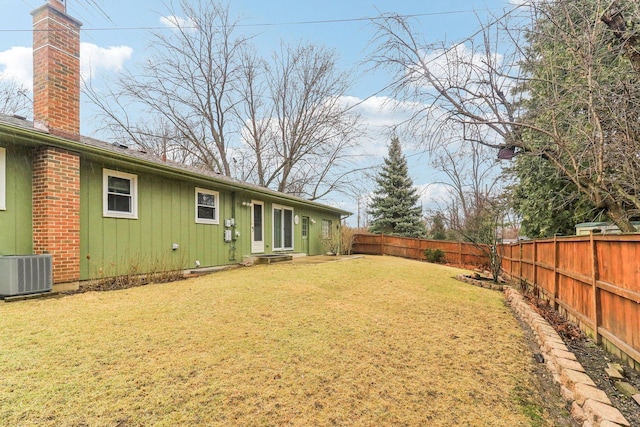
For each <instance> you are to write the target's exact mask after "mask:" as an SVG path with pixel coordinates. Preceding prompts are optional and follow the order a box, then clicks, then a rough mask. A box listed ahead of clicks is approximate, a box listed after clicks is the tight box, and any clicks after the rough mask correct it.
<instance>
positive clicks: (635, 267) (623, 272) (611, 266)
mask: <svg viewBox="0 0 640 427" xmlns="http://www.w3.org/2000/svg"><path fill="white" fill-rule="evenodd" d="M597 252H598V254H597V256H598V261H599V263H598V275H599V277H600V280H602V281H603V282H607V283H615V284H616V285H618V286H620V287H621V288H624V289H628V290H630V291H633V292H639V293H640V268H639V267H640V242H624V244H621V242H619V241H615V240H605V241H599V242H597ZM623 260H626V262H622V261H623Z"/></svg>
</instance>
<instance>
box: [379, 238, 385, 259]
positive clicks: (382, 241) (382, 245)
mask: <svg viewBox="0 0 640 427" xmlns="http://www.w3.org/2000/svg"><path fill="white" fill-rule="evenodd" d="M380 255H386V254H385V253H384V234H381V235H380Z"/></svg>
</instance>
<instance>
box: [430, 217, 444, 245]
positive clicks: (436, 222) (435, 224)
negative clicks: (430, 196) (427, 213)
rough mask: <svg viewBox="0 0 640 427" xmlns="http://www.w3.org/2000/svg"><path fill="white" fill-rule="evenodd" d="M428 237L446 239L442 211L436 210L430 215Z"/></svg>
mask: <svg viewBox="0 0 640 427" xmlns="http://www.w3.org/2000/svg"><path fill="white" fill-rule="evenodd" d="M429 238H430V239H433V240H447V226H446V225H445V217H444V214H443V213H442V212H436V213H435V214H433V216H432V217H431V228H430V229H429Z"/></svg>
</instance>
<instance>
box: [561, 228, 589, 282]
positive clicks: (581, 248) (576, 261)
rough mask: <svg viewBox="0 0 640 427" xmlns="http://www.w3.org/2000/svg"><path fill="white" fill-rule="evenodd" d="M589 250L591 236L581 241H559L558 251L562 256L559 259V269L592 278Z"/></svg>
mask: <svg viewBox="0 0 640 427" xmlns="http://www.w3.org/2000/svg"><path fill="white" fill-rule="evenodd" d="M589 248H590V246H589V236H586V238H581V239H580V240H568V239H563V240H558V251H559V252H560V253H561V254H562V256H561V257H559V258H558V268H559V269H560V270H564V271H569V272H572V273H577V274H583V275H585V276H587V277H591V253H590V251H589Z"/></svg>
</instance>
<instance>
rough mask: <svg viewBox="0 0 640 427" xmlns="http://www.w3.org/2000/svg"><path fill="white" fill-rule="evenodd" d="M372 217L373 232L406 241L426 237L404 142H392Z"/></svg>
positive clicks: (379, 179)
mask: <svg viewBox="0 0 640 427" xmlns="http://www.w3.org/2000/svg"><path fill="white" fill-rule="evenodd" d="M376 183H377V185H378V187H377V188H376V190H375V191H374V192H373V198H372V201H371V204H370V206H369V214H370V215H371V216H372V217H373V220H372V221H371V224H370V226H369V231H370V232H372V233H376V234H389V235H393V236H403V237H424V236H425V235H426V231H427V230H426V227H425V225H424V223H423V222H422V208H421V207H420V206H417V203H418V199H419V198H420V196H419V195H418V193H417V192H416V189H415V188H414V187H413V181H412V180H411V178H409V169H408V167H407V159H406V158H405V157H404V155H403V154H402V149H401V147H400V140H399V139H398V138H392V139H391V144H390V145H389V154H388V156H387V157H386V158H385V159H384V166H383V167H382V171H381V172H380V174H379V175H378V177H377V178H376Z"/></svg>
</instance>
